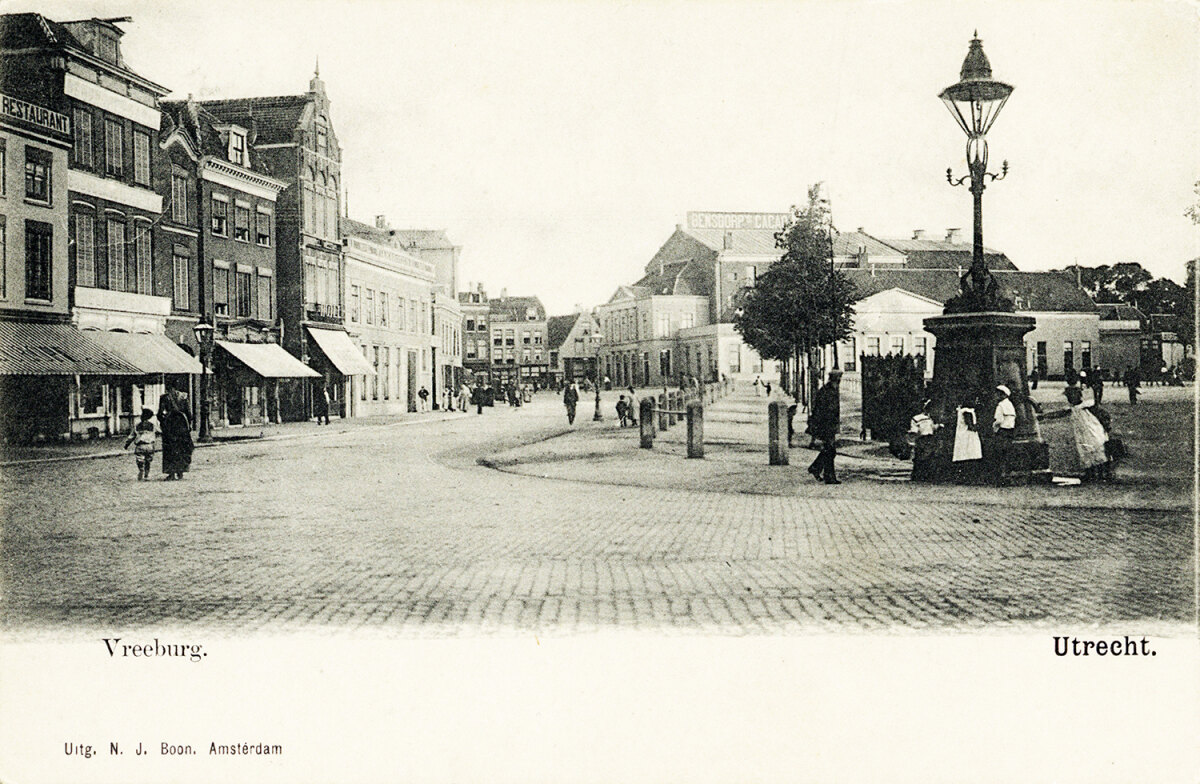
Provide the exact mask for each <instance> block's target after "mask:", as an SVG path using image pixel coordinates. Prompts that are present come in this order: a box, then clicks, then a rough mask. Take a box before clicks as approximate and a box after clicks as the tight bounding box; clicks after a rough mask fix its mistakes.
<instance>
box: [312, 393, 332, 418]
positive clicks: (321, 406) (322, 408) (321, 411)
mask: <svg viewBox="0 0 1200 784" xmlns="http://www.w3.org/2000/svg"><path fill="white" fill-rule="evenodd" d="M313 402H314V404H315V406H316V409H317V411H316V414H317V424H318V425H319V424H322V423H321V420H322V419H324V420H325V422H324V424H326V425H328V424H329V387H327V386H325V385H324V384H322V385H321V391H320V392H318V393H317V396H316V400H314V401H313Z"/></svg>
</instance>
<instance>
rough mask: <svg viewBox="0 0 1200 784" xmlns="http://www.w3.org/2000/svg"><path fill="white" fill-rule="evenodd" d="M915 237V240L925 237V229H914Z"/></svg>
mask: <svg viewBox="0 0 1200 784" xmlns="http://www.w3.org/2000/svg"><path fill="white" fill-rule="evenodd" d="M913 239H914V240H923V239H925V230H924V229H913Z"/></svg>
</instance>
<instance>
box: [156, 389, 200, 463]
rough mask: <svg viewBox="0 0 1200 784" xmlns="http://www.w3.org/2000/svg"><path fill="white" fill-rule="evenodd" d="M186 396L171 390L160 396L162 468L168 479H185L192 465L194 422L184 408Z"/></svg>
mask: <svg viewBox="0 0 1200 784" xmlns="http://www.w3.org/2000/svg"><path fill="white" fill-rule="evenodd" d="M186 400H187V399H186V398H185V397H184V396H183V395H182V394H181V393H179V392H176V391H175V390H171V391H170V392H168V393H167V394H165V395H163V396H162V397H161V398H159V401H158V424H159V426H160V428H161V431H162V445H163V458H162V470H163V473H164V474H166V475H167V479H183V474H184V472H185V471H187V470H188V468H190V467H191V465H192V449H193V448H194V445H193V444H192V423H191V421H190V420H189V419H188V415H187V413H186V412H185V410H184V409H186V407H187V402H186Z"/></svg>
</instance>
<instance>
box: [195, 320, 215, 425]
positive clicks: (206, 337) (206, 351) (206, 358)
mask: <svg viewBox="0 0 1200 784" xmlns="http://www.w3.org/2000/svg"><path fill="white" fill-rule="evenodd" d="M192 331H193V332H195V333H196V343H198V344H199V346H200V431H199V433H198V434H197V438H198V440H200V441H202V442H208V441H212V432H211V430H210V429H209V423H208V365H209V363H210V362H212V347H213V325H212V324H208V323H206V322H203V321H200V322H197V323H196V326H194V327H192Z"/></svg>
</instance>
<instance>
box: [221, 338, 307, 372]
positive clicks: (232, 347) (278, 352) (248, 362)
mask: <svg viewBox="0 0 1200 784" xmlns="http://www.w3.org/2000/svg"><path fill="white" fill-rule="evenodd" d="M213 342H214V343H215V344H216V345H217V346H218V347H220V348H222V349H224V350H225V351H227V352H229V354H230V355H232V356H233V357H234V358H235V359H237V360H238V361H239V362H241V363H242V364H243V365H245V366H246V367H248V368H250V369H251V370H253V371H254V372H255V373H257V374H258V375H260V376H262V377H263V378H320V377H321V374H320V373H318V372H317V371H315V370H313V369H312V368H310V367H309V366H308V365H305V364H304V363H303V362H301V361H300V360H298V359H296V358H295V357H293V356H292V355H291V354H289V353H287V352H286V351H284V350H283V346H280V345H279V344H278V343H230V342H229V341H226V340H215V341H213Z"/></svg>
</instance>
